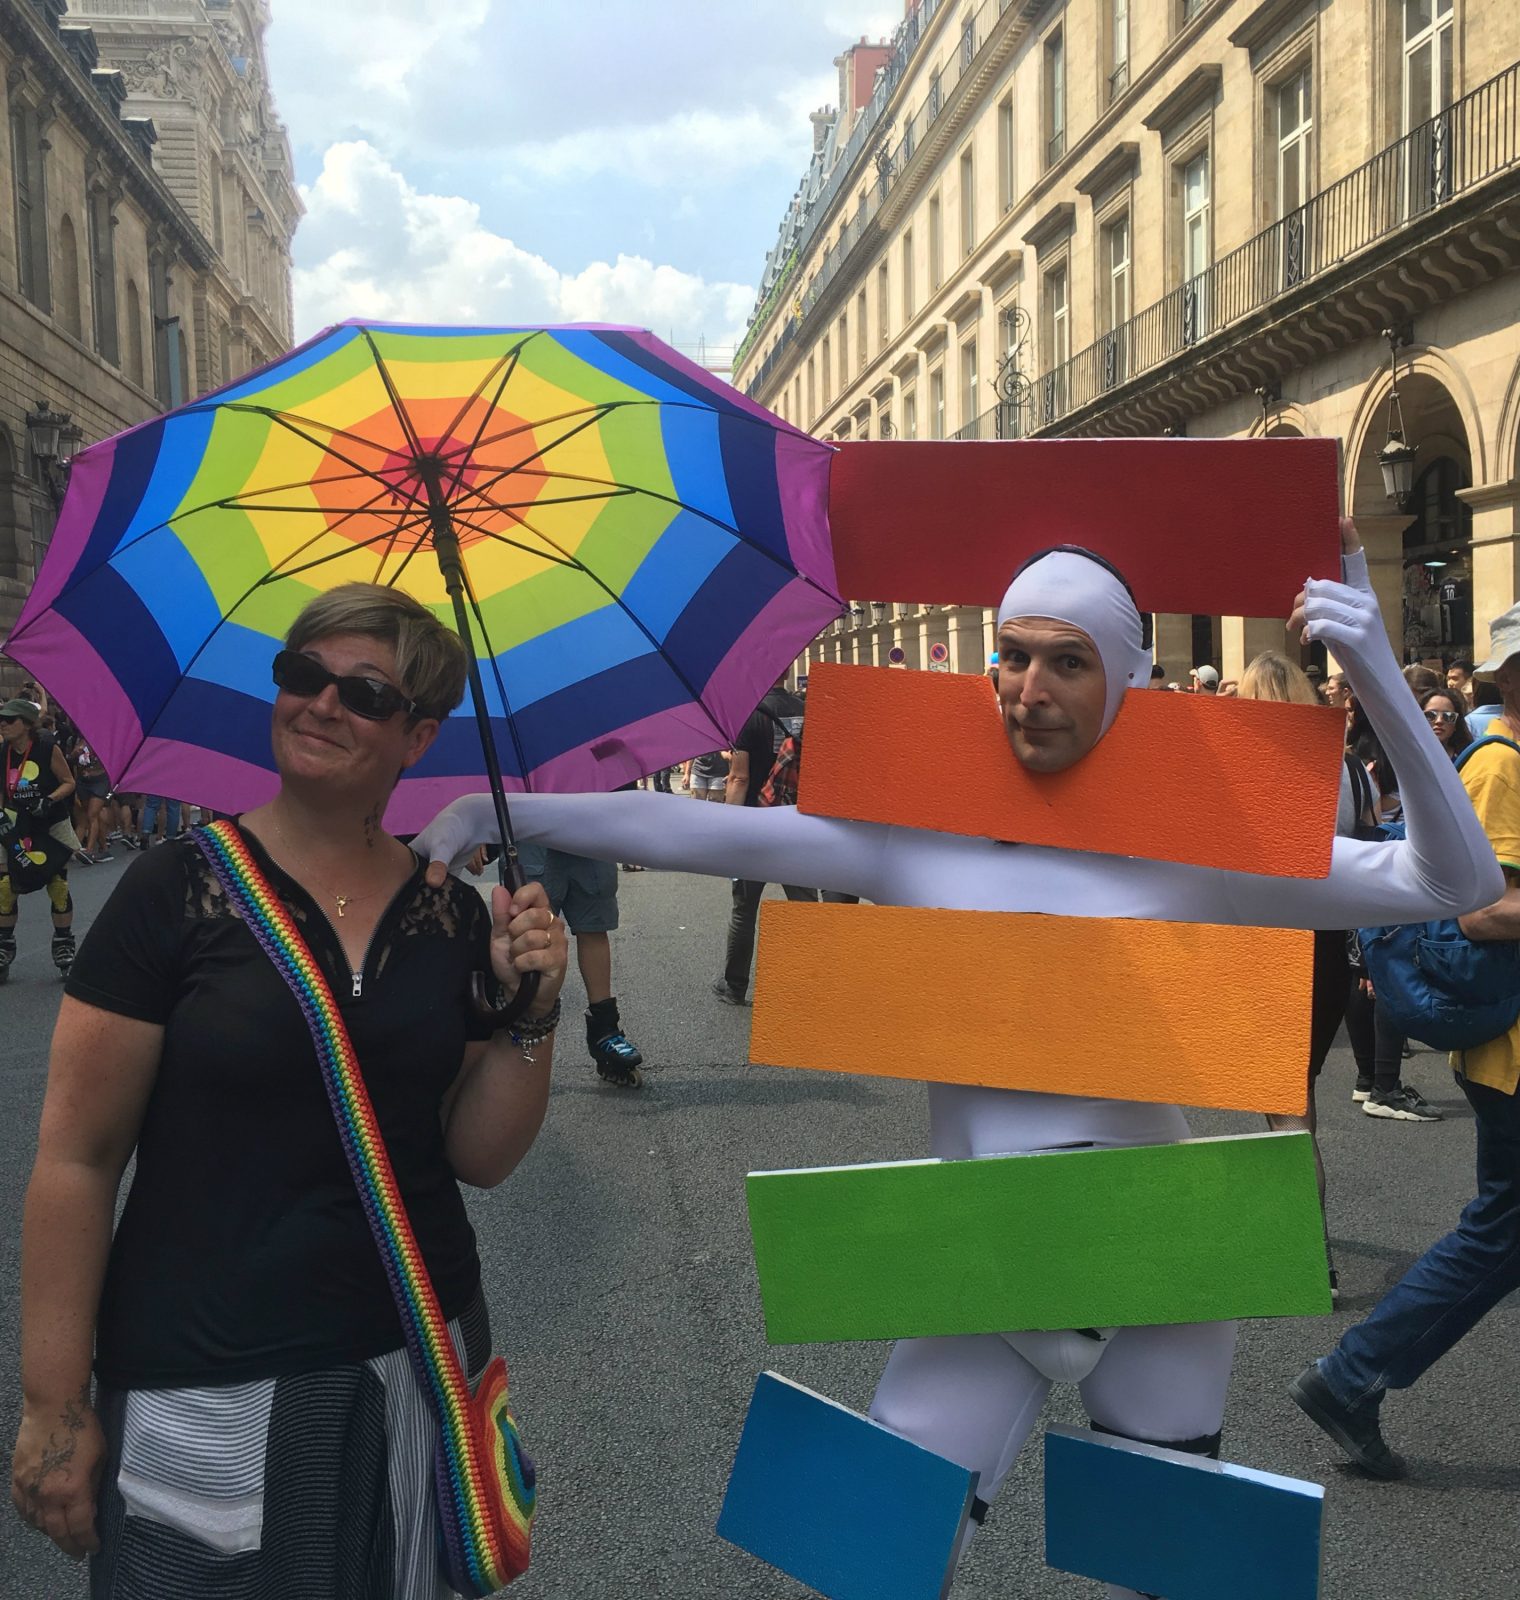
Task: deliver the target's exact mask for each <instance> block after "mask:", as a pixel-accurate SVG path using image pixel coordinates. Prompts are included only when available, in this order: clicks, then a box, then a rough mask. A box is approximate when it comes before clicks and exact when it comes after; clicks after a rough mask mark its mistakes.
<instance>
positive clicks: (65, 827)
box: [0, 696, 79, 983]
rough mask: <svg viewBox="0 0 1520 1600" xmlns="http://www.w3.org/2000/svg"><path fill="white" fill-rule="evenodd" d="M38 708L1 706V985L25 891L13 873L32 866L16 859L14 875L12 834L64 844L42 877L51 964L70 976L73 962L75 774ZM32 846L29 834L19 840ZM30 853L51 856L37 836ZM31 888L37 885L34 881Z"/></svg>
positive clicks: (19, 703)
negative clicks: (71, 872)
mask: <svg viewBox="0 0 1520 1600" xmlns="http://www.w3.org/2000/svg"><path fill="white" fill-rule="evenodd" d="M41 720H42V708H41V706H39V705H38V704H37V702H36V701H35V700H26V699H23V698H21V697H19V696H18V697H17V698H16V699H14V700H7V701H6V702H5V704H4V705H3V706H0V757H3V760H4V768H3V771H0V817H3V821H4V831H5V832H6V834H7V839H6V844H7V851H6V853H5V854H4V855H0V983H3V982H4V981H5V980H6V978H7V977H9V976H10V968H11V963H12V962H13V961H14V960H15V959H16V923H17V920H18V919H19V916H20V907H19V904H18V896H19V894H21V893H23V892H25V891H24V889H23V888H22V887H21V884H20V882H19V879H18V878H17V876H16V875H15V874H16V873H19V872H20V870H21V868H22V867H26V868H27V870H28V871H30V870H31V867H30V864H29V863H28V862H27V861H25V860H24V859H22V858H19V857H18V864H17V866H16V869H15V873H13V872H12V871H11V870H9V846H10V843H11V838H12V837H13V836H17V835H20V834H26V835H41V834H46V835H47V836H48V841H52V842H56V843H57V844H58V845H59V846H61V847H63V854H62V859H61V860H60V861H59V862H57V863H56V865H55V870H53V871H52V872H51V873H48V874H47V875H46V887H47V896H48V900H49V902H50V903H51V905H52V908H53V946H52V953H53V963H54V965H55V966H56V967H57V968H58V971H59V974H60V975H61V976H62V977H65V978H66V977H68V975H69V968H70V966H71V965H72V964H73V961H74V901H73V898H72V897H71V896H70V894H69V872H68V862H69V858H70V856H72V854H73V852H74V851H75V850H77V849H78V848H79V840H78V838H76V837H75V834H74V825H73V823H71V822H70V821H69V810H70V804H69V802H70V800H71V798H72V797H73V793H74V775H73V773H72V772H70V771H69V764H68V762H67V761H66V760H65V759H64V755H63V751H62V750H60V749H59V748H58V741H57V740H56V739H55V738H54V737H53V736H52V734H50V733H45V732H44V731H43V730H42V729H41V728H39V727H38V726H37V724H38V723H39V722H40V721H41ZM22 842H23V843H24V844H25V845H27V846H30V845H31V844H32V842H33V840H32V838H31V837H27V838H26V839H25V840H23V841H22ZM36 846H37V847H36V850H35V851H30V852H29V853H31V854H32V855H33V859H34V860H36V861H38V862H39V863H40V862H41V861H42V860H43V859H44V858H45V857H46V856H48V855H51V854H53V851H52V850H51V848H50V846H49V843H48V842H45V841H43V840H41V839H40V838H37V839H36ZM31 887H33V888H35V887H38V885H37V884H35V883H34V884H32V885H31Z"/></svg>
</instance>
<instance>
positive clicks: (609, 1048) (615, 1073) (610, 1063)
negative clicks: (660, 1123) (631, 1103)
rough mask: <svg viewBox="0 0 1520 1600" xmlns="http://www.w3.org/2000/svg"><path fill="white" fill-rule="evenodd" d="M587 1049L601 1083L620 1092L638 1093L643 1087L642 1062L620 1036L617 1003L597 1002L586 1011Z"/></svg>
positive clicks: (621, 1033)
mask: <svg viewBox="0 0 1520 1600" xmlns="http://www.w3.org/2000/svg"><path fill="white" fill-rule="evenodd" d="M586 1048H587V1049H588V1050H589V1051H590V1052H591V1059H592V1061H593V1062H594V1063H595V1064H596V1071H597V1076H598V1077H599V1078H601V1079H602V1080H603V1081H604V1082H606V1083H611V1084H615V1085H616V1086H617V1087H618V1088H620V1089H637V1088H639V1087H640V1086H641V1085H642V1084H643V1082H644V1079H643V1076H642V1075H641V1074H640V1072H639V1068H640V1067H641V1066H643V1064H644V1058H643V1056H642V1055H640V1054H639V1052H638V1050H637V1049H636V1048H635V1047H634V1046H633V1044H631V1043H630V1042H629V1040H628V1038H627V1037H626V1036H625V1035H624V1033H623V1028H622V1024H621V1022H620V1021H619V1020H618V1008H617V1001H616V1000H598V1001H597V1003H596V1004H595V1005H594V1006H591V1007H590V1008H589V1009H588V1010H587V1012H586Z"/></svg>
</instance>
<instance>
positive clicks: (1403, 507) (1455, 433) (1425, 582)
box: [1347, 350, 1473, 668]
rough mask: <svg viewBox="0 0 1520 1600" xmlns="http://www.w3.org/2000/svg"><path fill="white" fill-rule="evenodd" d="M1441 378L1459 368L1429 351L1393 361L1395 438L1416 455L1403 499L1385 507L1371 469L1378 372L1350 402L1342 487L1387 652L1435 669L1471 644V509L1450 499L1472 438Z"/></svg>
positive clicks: (1377, 447)
mask: <svg viewBox="0 0 1520 1600" xmlns="http://www.w3.org/2000/svg"><path fill="white" fill-rule="evenodd" d="M1405 360H1407V362H1408V364H1407V365H1406V364H1405ZM1448 378H1449V379H1451V382H1452V383H1454V384H1456V385H1457V386H1458V387H1459V388H1460V385H1461V382H1462V380H1461V376H1460V374H1459V373H1455V372H1453V371H1452V370H1451V369H1449V366H1448V365H1447V364H1446V362H1445V358H1444V357H1443V356H1442V355H1441V354H1440V353H1439V352H1435V351H1418V350H1417V351H1415V352H1414V353H1413V354H1412V355H1410V356H1409V357H1407V358H1401V361H1400V371H1399V398H1400V402H1401V408H1402V412H1403V421H1404V437H1405V438H1406V439H1407V440H1408V441H1409V443H1410V444H1412V445H1413V446H1414V447H1415V450H1416V452H1417V454H1416V458H1415V482H1414V488H1413V490H1412V492H1411V494H1410V495H1409V497H1408V499H1407V500H1406V501H1404V502H1403V503H1402V504H1400V505H1395V504H1394V502H1393V501H1391V500H1389V499H1388V498H1387V496H1386V494H1385V493H1384V490H1383V475H1382V471H1381V469H1380V467H1379V465H1378V454H1379V452H1380V451H1381V450H1382V448H1383V445H1384V442H1385V440H1386V439H1387V436H1388V424H1387V409H1388V393H1389V384H1388V376H1387V374H1386V373H1385V374H1383V375H1382V376H1381V377H1380V378H1379V379H1378V380H1376V381H1375V382H1374V383H1373V384H1372V385H1370V386H1369V389H1368V391H1367V395H1366V398H1365V400H1364V401H1363V404H1362V406H1361V407H1360V408H1359V413H1360V414H1359V419H1358V424H1357V425H1356V426H1354V427H1353V430H1352V433H1353V440H1354V441H1357V442H1355V451H1356V454H1355V461H1354V465H1353V469H1352V473H1351V479H1350V482H1349V484H1348V486H1347V487H1348V494H1347V499H1348V500H1349V502H1350V505H1351V508H1352V515H1353V516H1354V517H1355V518H1356V520H1357V525H1358V527H1359V528H1360V529H1361V532H1362V542H1363V543H1364V545H1365V546H1366V547H1367V556H1368V566H1369V570H1370V573H1371V577H1372V586H1373V588H1374V589H1375V590H1376V591H1377V595H1378V602H1379V604H1380V606H1381V608H1382V612H1383V620H1384V622H1385V624H1386V625H1387V627H1388V632H1389V635H1390V637H1391V638H1392V641H1393V644H1394V649H1395V653H1396V654H1397V656H1398V658H1399V660H1400V661H1402V662H1404V663H1405V664H1406V665H1407V664H1409V663H1411V662H1429V663H1430V664H1431V665H1433V666H1435V667H1437V668H1444V667H1445V666H1446V665H1447V664H1449V663H1450V662H1451V661H1453V660H1455V659H1456V658H1457V657H1459V656H1465V657H1467V658H1468V659H1471V658H1472V649H1473V615H1472V613H1473V596H1472V514H1471V512H1470V511H1469V509H1468V507H1467V506H1466V505H1464V504H1463V502H1462V501H1461V500H1459V499H1458V498H1457V491H1458V490H1459V489H1466V488H1468V487H1469V486H1470V485H1471V484H1472V481H1473V476H1472V453H1473V443H1472V439H1471V437H1470V434H1469V429H1468V427H1467V423H1466V420H1465V417H1464V412H1463V409H1462V406H1461V405H1460V404H1459V401H1458V399H1457V398H1456V396H1455V395H1454V394H1453V389H1452V387H1451V386H1450V385H1449V384H1448V382H1447V381H1446V380H1447V379H1448ZM1358 436H1359V437H1358Z"/></svg>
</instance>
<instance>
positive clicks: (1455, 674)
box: [1446, 667, 1467, 693]
mask: <svg viewBox="0 0 1520 1600" xmlns="http://www.w3.org/2000/svg"><path fill="white" fill-rule="evenodd" d="M1446 687H1447V688H1448V689H1455V690H1456V691H1457V692H1458V693H1461V691H1462V690H1464V689H1466V687H1467V674H1466V673H1465V672H1463V670H1462V669H1461V667H1448V668H1447V669H1446Z"/></svg>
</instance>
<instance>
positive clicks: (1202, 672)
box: [1191, 662, 1219, 694]
mask: <svg viewBox="0 0 1520 1600" xmlns="http://www.w3.org/2000/svg"><path fill="white" fill-rule="evenodd" d="M1191 677H1192V679H1193V693H1194V694H1215V693H1217V692H1218V689H1219V673H1218V671H1217V670H1216V669H1215V668H1213V667H1211V666H1210V665H1209V664H1208V662H1204V664H1203V665H1202V666H1201V667H1194V668H1193V671H1192V673H1191Z"/></svg>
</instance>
